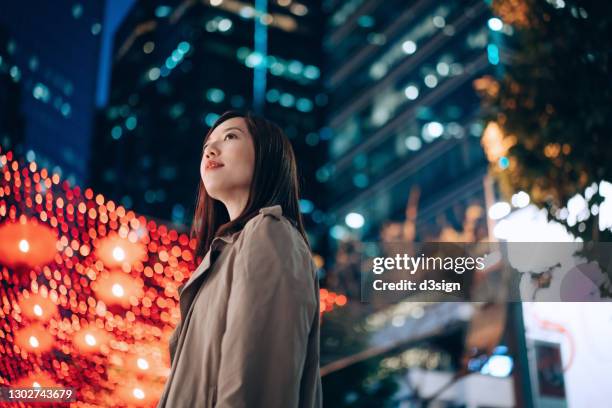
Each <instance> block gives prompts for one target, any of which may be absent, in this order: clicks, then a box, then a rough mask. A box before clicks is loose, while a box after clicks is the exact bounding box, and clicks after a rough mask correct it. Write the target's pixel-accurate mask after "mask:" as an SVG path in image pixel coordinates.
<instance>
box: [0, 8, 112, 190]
mask: <svg viewBox="0 0 612 408" xmlns="http://www.w3.org/2000/svg"><path fill="white" fill-rule="evenodd" d="M103 11H104V2H103V1H102V0H95V1H88V2H82V1H81V2H79V1H67V0H60V1H53V2H48V1H34V2H30V6H28V7H24V6H23V5H22V4H20V3H15V2H7V3H6V4H3V6H2V13H0V31H1V32H3V33H4V34H0V37H2V39H0V40H1V41H4V43H3V44H1V45H0V58H1V59H0V61H2V62H1V63H0V72H2V73H4V74H6V73H8V75H9V76H10V78H11V80H12V82H13V83H15V84H17V86H18V93H19V102H18V104H19V105H18V106H17V107H15V106H11V107H9V108H10V112H9V113H6V112H5V114H6V115H7V117H9V118H11V120H20V121H21V123H22V125H20V126H21V127H22V132H21V133H22V135H21V136H20V137H18V136H15V135H16V132H15V131H10V132H9V131H8V130H6V129H8V128H11V127H12V126H15V125H14V124H13V125H11V124H10V123H4V122H3V123H0V131H2V132H3V134H4V137H3V138H2V139H0V142H2V143H3V145H5V147H6V148H7V149H8V148H10V149H18V150H16V152H17V153H19V152H22V154H25V155H27V157H28V159H29V160H34V159H36V160H37V162H38V163H39V164H40V165H42V166H44V167H47V168H48V169H49V170H50V171H53V172H55V173H59V174H61V175H62V176H63V177H64V178H66V179H67V180H68V181H70V182H71V183H72V184H83V183H84V182H85V180H86V179H87V171H88V168H89V153H90V143H91V135H92V129H93V120H94V113H95V96H96V82H97V76H98V65H99V53H100V33H101V30H102V19H103ZM2 73H0V75H2ZM2 115H4V114H2V113H0V117H1V116H2ZM19 117H21V118H20V119H19ZM15 118H17V119H15ZM11 135H13V136H11Z"/></svg>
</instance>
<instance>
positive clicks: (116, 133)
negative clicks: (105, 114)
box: [111, 126, 123, 140]
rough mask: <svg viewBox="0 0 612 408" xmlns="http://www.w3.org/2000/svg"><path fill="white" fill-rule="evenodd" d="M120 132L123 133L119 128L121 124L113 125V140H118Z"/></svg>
mask: <svg viewBox="0 0 612 408" xmlns="http://www.w3.org/2000/svg"><path fill="white" fill-rule="evenodd" d="M122 134H123V131H122V130H121V126H115V127H113V129H112V130H111V136H112V137H113V139H115V140H119V138H120V137H121V135H122Z"/></svg>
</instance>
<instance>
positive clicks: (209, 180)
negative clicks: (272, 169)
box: [200, 117, 255, 205]
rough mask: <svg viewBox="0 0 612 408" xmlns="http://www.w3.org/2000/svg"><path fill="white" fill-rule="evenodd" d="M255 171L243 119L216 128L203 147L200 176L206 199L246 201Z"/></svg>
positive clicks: (229, 121)
mask: <svg viewBox="0 0 612 408" xmlns="http://www.w3.org/2000/svg"><path fill="white" fill-rule="evenodd" d="M254 168H255V147H254V144H253V138H252V136H251V134H250V133H249V131H248V128H247V124H246V122H245V120H244V118H240V117H238V118H231V119H228V120H226V121H225V122H223V123H221V124H220V125H219V126H217V127H216V128H215V129H214V130H213V132H212V133H211V134H210V136H209V137H208V139H207V140H206V142H205V144H204V155H203V156H202V162H201V163H200V175H201V177H202V181H203V182H204V187H205V188H206V191H207V193H208V195H209V196H211V197H212V198H214V199H217V200H220V201H223V202H224V203H225V204H226V205H227V204H228V203H227V202H226V201H232V200H241V201H242V200H244V197H245V195H246V197H247V198H248V194H249V189H250V186H251V180H252V179H253V171H254Z"/></svg>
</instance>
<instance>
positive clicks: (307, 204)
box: [300, 198, 314, 214]
mask: <svg viewBox="0 0 612 408" xmlns="http://www.w3.org/2000/svg"><path fill="white" fill-rule="evenodd" d="M312 210H314V204H313V203H312V201H310V200H306V199H305V198H303V199H301V200H300V212H301V213H303V214H310V213H311V212H312Z"/></svg>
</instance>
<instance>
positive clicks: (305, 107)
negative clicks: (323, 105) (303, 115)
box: [295, 98, 313, 112]
mask: <svg viewBox="0 0 612 408" xmlns="http://www.w3.org/2000/svg"><path fill="white" fill-rule="evenodd" d="M312 106H313V103H312V101H311V100H310V99H306V98H299V99H298V100H297V103H296V104H295V107H296V108H297V110H299V111H300V112H310V111H311V110H312Z"/></svg>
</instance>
